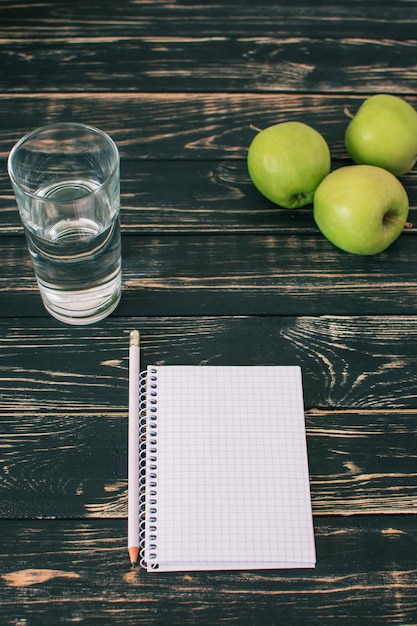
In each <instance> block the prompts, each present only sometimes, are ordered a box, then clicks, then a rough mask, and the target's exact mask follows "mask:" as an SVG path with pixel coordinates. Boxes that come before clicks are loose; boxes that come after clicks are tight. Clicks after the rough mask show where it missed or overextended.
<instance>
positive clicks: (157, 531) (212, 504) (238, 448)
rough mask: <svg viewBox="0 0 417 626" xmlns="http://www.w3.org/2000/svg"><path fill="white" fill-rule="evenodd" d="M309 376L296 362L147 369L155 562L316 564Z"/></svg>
mask: <svg viewBox="0 0 417 626" xmlns="http://www.w3.org/2000/svg"><path fill="white" fill-rule="evenodd" d="M151 378H152V379H153V395H151V391H152V390H151V389H150V387H149V385H150V380H151ZM301 381H302V379H301V370H300V368H299V367H296V366H290V367H288V366H286V367H283V366H260V367H254V366H232V367H222V366H160V367H150V368H149V369H148V394H147V402H148V415H149V414H151V415H152V419H153V426H152V429H153V430H152V432H147V441H148V443H147V457H148V461H147V475H148V477H149V476H152V477H153V479H151V478H148V479H147V488H146V521H145V562H146V563H147V567H148V569H154V568H157V569H158V570H159V571H172V570H177V571H179V570H206V569H254V568H281V567H284V568H288V567H314V564H315V546H314V532H313V523H312V513H311V502H310V491H309V475H308V460H307V448H306V438H305V424H304V404H303V393H302V382H301ZM151 402H152V404H151ZM150 411H153V413H150ZM147 421H148V422H149V420H147ZM148 430H151V429H148Z"/></svg>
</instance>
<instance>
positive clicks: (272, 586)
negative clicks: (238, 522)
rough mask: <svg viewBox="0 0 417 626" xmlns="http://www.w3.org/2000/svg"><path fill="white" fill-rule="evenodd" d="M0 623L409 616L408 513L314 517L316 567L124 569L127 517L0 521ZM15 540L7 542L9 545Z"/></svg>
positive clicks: (365, 621)
mask: <svg viewBox="0 0 417 626" xmlns="http://www.w3.org/2000/svg"><path fill="white" fill-rule="evenodd" d="M0 530H1V536H2V539H3V541H2V545H1V553H0V565H1V574H0V581H1V583H0V601H1V607H2V619H3V622H4V623H5V624H19V623H20V624H22V623H27V624H31V626H32V625H33V626H41V625H44V624H59V623H64V622H68V621H69V620H71V621H73V622H84V623H88V624H103V625H106V626H107V625H108V624H114V625H117V624H120V625H121V626H129V625H132V626H136V624H138V623H146V624H149V625H161V626H162V625H165V624H168V623H169V624H172V625H180V624H181V625H182V624H189V625H191V624H196V623H198V624H199V625H202V624H204V625H205V624H207V625H210V626H212V625H213V624H220V625H221V624H224V625H226V624H239V626H253V624H277V623H283V624H311V625H313V624H324V623H325V624H328V625H329V626H332V625H334V626H337V625H338V624H340V621H341V620H342V621H343V620H346V619H348V620H349V621H350V622H354V623H355V624H357V625H358V626H369V624H382V623H390V624H394V623H396V624H413V623H414V622H415V616H416V614H417V602H416V594H415V586H416V566H415V562H416V556H417V555H416V547H415V546H416V528H415V522H414V520H413V518H410V517H396V516H389V517H385V518H384V517H382V518H375V517H370V518H366V517H365V518H358V519H351V518H347V519H335V520H326V519H317V520H316V521H315V534H316V545H317V555H318V561H317V567H316V569H315V570H298V571H297V570H287V571H285V570H271V571H262V570H261V571H251V572H245V571H237V572H201V573H200V572H193V573H187V572H184V573H169V574H158V573H153V574H147V573H145V572H143V571H142V570H133V571H131V570H130V568H129V565H128V560H127V554H126V546H125V543H126V522H125V521H124V520H114V521H104V520H103V521H102V522H99V521H94V522H92V521H89V522H85V521H73V522H71V521H65V522H59V521H48V522H45V521H44V522H40V521H38V522H33V521H31V522H15V521H6V520H2V521H1V522H0ZM10 546H13V549H12V550H11V549H10Z"/></svg>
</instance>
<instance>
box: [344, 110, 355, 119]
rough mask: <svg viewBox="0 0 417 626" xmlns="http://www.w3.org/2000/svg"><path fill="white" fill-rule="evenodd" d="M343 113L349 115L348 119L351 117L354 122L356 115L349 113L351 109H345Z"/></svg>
mask: <svg viewBox="0 0 417 626" xmlns="http://www.w3.org/2000/svg"><path fill="white" fill-rule="evenodd" d="M343 112H344V114H345V115H347V116H348V117H350V118H351V119H352V120H353V118H354V117H355V116H354V115H352V113H351V112H350V111H349V109H348V108H347V107H345V108H344V109H343Z"/></svg>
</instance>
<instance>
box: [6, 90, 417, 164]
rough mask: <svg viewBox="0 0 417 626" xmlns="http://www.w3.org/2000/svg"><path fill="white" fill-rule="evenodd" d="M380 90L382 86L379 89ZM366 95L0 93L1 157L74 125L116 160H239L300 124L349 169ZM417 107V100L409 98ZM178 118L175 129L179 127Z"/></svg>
mask: <svg viewBox="0 0 417 626" xmlns="http://www.w3.org/2000/svg"><path fill="white" fill-rule="evenodd" d="M381 88H382V87H381ZM364 98H365V96H364V95H354V96H352V95H350V94H346V95H344V94H342V95H327V96H326V95H320V94H319V95H316V94H266V93H265V94H246V93H244V94H242V93H239V94H227V93H211V94H202V93H192V94H186V93H178V94H174V93H159V94H152V93H119V94H118V93H112V94H108V93H102V94H100V93H91V92H85V93H82V94H66V93H63V94H42V93H40V94H36V95H33V94H32V95H20V96H19V95H16V96H13V95H9V94H6V93H0V158H3V159H6V158H7V156H8V154H9V151H10V150H11V148H12V147H13V144H14V143H15V142H16V141H17V140H18V139H20V138H21V136H22V135H23V134H24V133H25V132H27V131H29V130H32V129H33V128H36V127H37V126H39V124H40V123H41V124H44V123H45V124H46V123H51V122H57V121H78V122H85V123H90V124H93V125H94V126H98V127H99V128H101V129H102V130H104V131H105V132H107V133H109V134H110V135H111V136H112V137H113V139H114V140H115V141H116V143H117V145H118V147H119V150H120V154H121V158H122V160H124V159H134V160H138V159H139V160H144V159H146V160H153V159H155V160H162V161H167V160H168V161H172V160H174V161H175V160H182V159H187V160H217V159H221V160H225V159H245V158H246V156H247V151H248V146H249V144H250V142H251V141H252V139H253V137H254V131H253V130H252V129H251V124H255V125H256V126H258V127H259V128H266V127H267V126H269V125H271V124H274V123H278V122H281V121H285V120H295V119H296V120H299V121H302V122H305V123H306V124H310V125H312V126H313V127H314V128H316V129H317V130H318V131H319V132H321V133H322V134H323V136H324V137H325V139H326V140H327V142H328V143H329V147H330V150H331V153H332V157H333V159H334V160H335V161H344V162H346V163H347V162H348V161H349V162H350V159H349V158H348V155H347V153H346V149H345V147H344V133H345V130H346V127H347V125H348V122H349V118H348V117H347V116H346V114H345V112H344V109H345V107H347V108H348V109H349V110H350V111H351V112H352V113H354V112H355V111H356V110H357V109H358V108H359V106H360V105H361V104H362V102H363V101H364ZM407 101H408V102H409V103H410V104H411V105H413V106H417V96H407ZM178 118H180V119H181V124H178Z"/></svg>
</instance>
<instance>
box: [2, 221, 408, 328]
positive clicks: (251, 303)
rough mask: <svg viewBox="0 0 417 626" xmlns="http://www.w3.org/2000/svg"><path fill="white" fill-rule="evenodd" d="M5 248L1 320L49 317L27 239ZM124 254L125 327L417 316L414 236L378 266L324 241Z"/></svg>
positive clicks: (373, 259)
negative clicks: (148, 321) (133, 323)
mask: <svg viewBox="0 0 417 626" xmlns="http://www.w3.org/2000/svg"><path fill="white" fill-rule="evenodd" d="M1 241H2V245H1V246H0V263H1V265H2V274H1V276H0V293H1V295H2V303H3V306H2V308H1V310H0V317H13V316H25V314H26V315H27V316H28V317H36V316H42V317H45V316H46V315H47V314H46V313H45V311H44V310H43V307H42V304H41V301H40V297H39V293H38V289H37V285H36V282H35V279H34V274H33V269H32V264H31V261H30V258H29V253H28V251H27V247H26V243H25V240H24V238H23V237H6V236H5V237H3V238H2V239H1ZM300 252H301V253H300ZM122 254H123V293H122V300H121V303H120V304H119V307H118V308H117V310H116V312H115V313H114V316H117V317H120V316H122V317H124V316H135V315H138V314H140V315H151V316H152V315H158V316H164V315H176V316H178V315H238V316H241V315H325V314H327V313H328V312H329V311H332V313H334V314H340V315H345V314H346V315H355V314H370V315H371V314H372V315H373V314H384V313H389V314H391V315H394V314H414V313H415V294H416V289H417V278H416V272H415V267H416V265H417V258H416V255H417V249H416V246H415V239H414V236H413V233H409V232H404V233H403V234H402V235H401V236H400V238H399V239H398V240H397V241H396V242H394V243H393V244H392V246H391V247H390V248H388V250H386V251H385V252H383V253H380V254H378V255H375V256H370V257H367V256H365V257H363V256H358V255H351V254H347V253H345V252H342V251H341V250H339V249H337V248H335V247H334V246H333V245H332V244H331V243H330V242H329V241H327V240H326V239H325V238H324V237H323V236H322V235H321V233H319V232H317V233H316V234H315V235H303V234H300V235H297V234H294V235H292V234H288V235H285V236H280V235H273V234H270V235H268V234H265V235H257V234H254V235H251V234H240V235H236V234H231V235H220V234H219V235H216V234H207V235H166V236H164V235H155V236H152V235H144V236H143V237H140V236H138V237H129V236H126V237H125V238H124V239H123V243H122ZM341 296H343V297H341Z"/></svg>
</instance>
